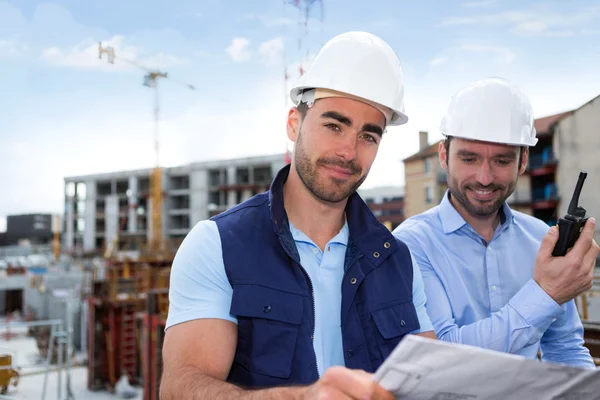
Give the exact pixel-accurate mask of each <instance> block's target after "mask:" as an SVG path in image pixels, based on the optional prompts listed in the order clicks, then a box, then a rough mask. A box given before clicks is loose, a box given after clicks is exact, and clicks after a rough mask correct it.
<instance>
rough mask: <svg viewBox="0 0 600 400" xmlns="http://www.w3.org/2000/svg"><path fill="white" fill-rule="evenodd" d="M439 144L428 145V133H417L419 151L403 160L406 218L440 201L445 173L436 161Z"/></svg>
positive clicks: (444, 185)
mask: <svg viewBox="0 0 600 400" xmlns="http://www.w3.org/2000/svg"><path fill="white" fill-rule="evenodd" d="M439 143H440V142H435V143H433V144H429V138H428V133H427V132H424V131H421V132H419V151H418V152H417V153H416V154H413V155H412V156H410V157H408V158H406V159H404V177H405V178H404V179H405V180H404V182H405V199H404V209H405V214H406V217H407V218H408V217H411V216H413V215H417V214H420V213H422V212H424V211H426V210H428V209H430V208H431V207H433V206H435V205H437V204H439V203H440V201H441V200H442V196H443V195H444V193H445V191H446V188H447V185H446V173H445V171H444V170H443V169H442V167H441V166H440V163H439V161H438V146H439Z"/></svg>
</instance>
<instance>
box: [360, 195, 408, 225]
mask: <svg viewBox="0 0 600 400" xmlns="http://www.w3.org/2000/svg"><path fill="white" fill-rule="evenodd" d="M358 194H359V195H360V197H361V198H362V199H363V200H364V201H365V202H366V203H367V205H368V206H369V208H370V209H371V211H373V214H374V215H375V216H376V217H377V219H378V220H379V222H381V223H382V224H384V225H385V226H386V227H387V228H388V229H389V230H390V231H392V230H394V229H395V228H396V227H397V226H398V225H400V224H401V223H402V222H403V221H404V188H403V187H402V186H379V187H374V188H371V189H359V190H358Z"/></svg>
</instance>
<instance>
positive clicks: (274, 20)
mask: <svg viewBox="0 0 600 400" xmlns="http://www.w3.org/2000/svg"><path fill="white" fill-rule="evenodd" d="M241 19H242V21H259V22H260V23H261V24H263V25H264V26H266V27H273V26H286V25H293V24H295V23H296V22H297V21H296V20H294V19H292V18H289V17H276V16H273V15H268V14H256V13H248V14H245V15H243V16H242V18H241Z"/></svg>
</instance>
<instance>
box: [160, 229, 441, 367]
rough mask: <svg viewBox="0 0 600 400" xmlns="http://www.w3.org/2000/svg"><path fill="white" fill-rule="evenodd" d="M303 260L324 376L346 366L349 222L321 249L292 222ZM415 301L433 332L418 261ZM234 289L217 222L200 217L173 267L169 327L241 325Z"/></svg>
mask: <svg viewBox="0 0 600 400" xmlns="http://www.w3.org/2000/svg"><path fill="white" fill-rule="evenodd" d="M290 231H291V233H292V236H293V238H294V240H295V242H296V247H297V249H298V253H299V254H300V263H301V265H302V267H303V268H304V269H305V270H306V273H307V274H308V276H309V278H310V280H311V282H312V286H313V291H314V303H315V338H314V350H315V354H316V356H317V368H318V371H319V376H320V375H322V374H323V372H324V371H325V370H326V369H327V368H329V367H331V366H334V365H342V366H343V365H344V351H343V348H342V330H341V302H342V279H343V275H344V259H345V256H346V246H347V244H348V235H349V230H348V224H347V223H346V224H344V226H343V227H342V229H341V230H340V232H339V233H338V234H337V235H336V236H335V237H333V238H332V239H331V240H330V241H329V243H327V245H326V246H325V248H324V251H321V249H320V248H319V247H318V246H317V245H316V244H315V243H314V242H313V241H312V240H311V239H310V238H309V237H308V236H306V235H305V234H304V233H303V232H301V231H300V230H298V229H296V228H295V227H294V226H293V225H292V224H291V223H290ZM412 291H413V302H414V304H415V308H416V310H417V315H418V318H419V324H420V329H419V330H418V331H415V332H412V333H419V332H427V331H432V330H433V325H432V324H431V321H430V320H429V317H428V315H427V312H426V310H425V304H426V296H425V290H424V287H423V278H422V277H421V272H420V270H419V268H418V267H417V265H416V264H415V262H414V260H413V289H412ZM232 296H233V289H232V288H231V285H230V284H229V280H228V279H227V274H226V272H225V266H224V264H223V255H222V248H221V238H220V235H219V231H218V228H217V225H216V223H215V222H213V221H210V220H205V221H200V222H199V223H198V224H196V226H195V227H194V228H193V229H192V230H191V231H190V233H189V234H188V235H187V236H186V238H185V239H184V241H183V243H182V244H181V246H180V247H179V250H178V252H177V255H176V256H175V260H174V261H173V266H172V268H171V278H170V289H169V315H168V318H167V324H166V329H169V327H171V326H173V325H176V324H180V323H182V322H186V321H190V320H194V319H200V318H219V319H224V320H228V321H232V322H234V323H237V319H236V317H235V316H234V315H231V314H230V313H229V310H230V307H231V298H232Z"/></svg>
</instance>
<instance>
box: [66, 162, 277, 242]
mask: <svg viewBox="0 0 600 400" xmlns="http://www.w3.org/2000/svg"><path fill="white" fill-rule="evenodd" d="M285 163H286V158H285V155H284V154H276V155H272V156H260V157H249V158H238V159H232V160H219V161H207V162H199V163H192V164H188V165H182V166H177V167H170V168H163V169H162V171H161V172H162V178H161V182H162V194H163V202H162V212H161V215H162V230H163V232H162V234H163V237H165V238H166V239H168V240H171V241H174V242H178V241H181V240H182V239H183V238H184V237H185V235H186V234H187V233H188V232H189V230H190V229H191V228H192V227H193V226H194V225H195V224H196V223H197V222H198V221H201V220H204V219H207V218H210V217H212V216H213V215H216V214H218V213H220V212H222V211H225V210H227V209H228V208H230V207H232V206H234V205H236V204H239V203H241V202H242V201H245V200H247V199H249V198H250V197H252V196H253V195H255V194H257V193H260V192H263V191H265V190H267V189H268V188H269V186H270V184H271V181H272V179H273V177H274V176H275V174H276V173H277V171H278V170H279V169H281V168H282V167H283V166H284V165H285ZM151 173H152V169H141V170H131V171H118V172H110V173H104V174H96V175H84V176H73V177H67V178H65V179H64V181H65V210H64V226H63V238H62V246H63V250H64V251H66V252H79V253H86V252H98V251H102V250H103V249H104V248H105V246H107V245H108V244H109V243H110V242H111V241H112V240H113V239H114V238H115V237H116V235H117V232H118V233H119V236H118V237H119V241H120V248H122V247H123V245H124V244H126V243H127V244H128V246H133V248H135V247H136V243H140V242H141V243H147V242H148V240H150V238H151V235H152V232H151V226H152V224H151V215H152V204H151V202H150V196H149V195H150V175H151Z"/></svg>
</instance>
